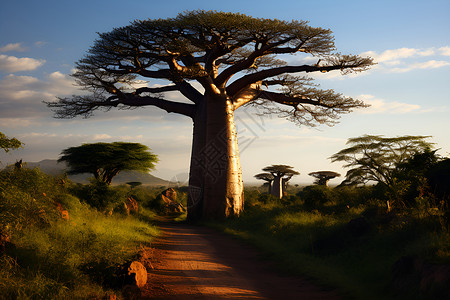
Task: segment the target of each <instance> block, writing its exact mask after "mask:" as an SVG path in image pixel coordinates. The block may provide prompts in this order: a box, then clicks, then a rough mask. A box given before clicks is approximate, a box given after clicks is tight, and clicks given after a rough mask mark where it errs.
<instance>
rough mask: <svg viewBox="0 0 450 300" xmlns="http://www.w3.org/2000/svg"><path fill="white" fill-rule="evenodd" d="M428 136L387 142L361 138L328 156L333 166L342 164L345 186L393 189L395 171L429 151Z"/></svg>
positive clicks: (385, 139)
mask: <svg viewBox="0 0 450 300" xmlns="http://www.w3.org/2000/svg"><path fill="white" fill-rule="evenodd" d="M427 138H429V136H400V137H392V138H386V137H383V136H381V135H364V136H361V137H356V138H350V139H348V141H347V144H348V145H350V147H348V148H345V149H343V150H341V151H339V152H338V153H336V154H333V155H332V156H331V161H332V162H339V161H342V162H345V163H346V164H345V165H344V167H346V168H351V169H350V170H349V171H347V174H346V178H345V181H344V182H343V183H342V184H344V185H346V184H365V183H368V182H371V181H372V182H375V183H380V184H383V185H386V186H388V187H389V186H392V184H393V183H394V177H395V175H394V173H395V170H396V167H397V166H398V165H400V164H402V163H404V162H406V161H407V160H408V159H410V158H411V157H412V156H413V155H414V154H416V153H418V152H421V151H424V150H426V149H430V148H431V146H432V144H431V143H429V142H427V141H426V139H427Z"/></svg>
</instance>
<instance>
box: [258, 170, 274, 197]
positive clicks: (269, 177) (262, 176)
mask: <svg viewBox="0 0 450 300" xmlns="http://www.w3.org/2000/svg"><path fill="white" fill-rule="evenodd" d="M254 177H255V178H256V179H259V180H264V181H266V184H267V185H268V187H269V190H268V193H269V194H272V181H273V180H274V177H273V175H272V174H270V173H259V174H256V175H255V176H254Z"/></svg>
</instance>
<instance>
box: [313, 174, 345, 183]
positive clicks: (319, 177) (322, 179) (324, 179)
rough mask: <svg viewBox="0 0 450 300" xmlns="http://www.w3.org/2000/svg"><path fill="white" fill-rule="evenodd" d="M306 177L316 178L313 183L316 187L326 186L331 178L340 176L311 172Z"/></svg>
mask: <svg viewBox="0 0 450 300" xmlns="http://www.w3.org/2000/svg"><path fill="white" fill-rule="evenodd" d="M308 175H309V176H312V177H314V178H316V180H315V182H314V183H315V184H318V185H328V181H330V180H331V179H333V178H336V177H339V176H341V174H339V173H336V172H333V171H316V172H311V173H309V174H308Z"/></svg>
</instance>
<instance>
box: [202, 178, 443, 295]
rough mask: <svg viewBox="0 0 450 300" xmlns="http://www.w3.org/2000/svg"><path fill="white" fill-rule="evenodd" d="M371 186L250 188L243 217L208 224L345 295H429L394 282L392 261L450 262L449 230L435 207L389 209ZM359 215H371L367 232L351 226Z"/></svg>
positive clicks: (283, 267)
mask: <svg viewBox="0 0 450 300" xmlns="http://www.w3.org/2000/svg"><path fill="white" fill-rule="evenodd" d="M371 189H372V188H371V187H368V188H360V189H351V188H345V189H336V190H333V189H330V188H327V187H313V188H309V189H306V190H305V192H306V193H310V194H305V193H299V194H298V195H297V196H292V195H291V196H288V197H285V198H283V199H281V200H278V199H270V197H269V199H268V198H267V196H262V195H259V194H258V193H257V192H255V191H247V192H246V195H245V197H246V200H248V201H247V203H246V208H245V211H244V213H243V214H242V215H241V216H240V217H239V218H234V219H229V220H223V221H221V222H214V223H212V222H211V223H209V224H208V225H210V226H213V227H216V228H219V229H220V230H222V231H224V232H226V233H229V234H232V235H234V236H237V237H239V238H241V239H244V240H246V241H248V242H250V243H252V244H253V245H255V246H257V247H258V248H260V249H262V250H263V253H264V254H265V256H266V257H267V258H269V259H272V260H275V261H277V262H278V266H279V267H280V268H282V269H283V270H284V271H285V272H286V271H287V272H290V273H292V274H301V275H303V276H307V277H310V278H314V280H316V281H318V282H319V283H321V284H324V285H329V286H332V287H337V288H338V290H339V291H340V292H341V293H342V294H343V295H344V296H345V297H348V298H356V299H427V297H428V295H423V294H420V293H418V292H417V289H414V288H417V287H414V288H413V289H411V293H409V294H405V293H403V294H402V293H398V292H396V291H395V290H394V289H392V287H391V279H392V278H391V277H392V276H391V271H392V266H393V264H394V263H395V262H396V261H397V260H398V259H399V258H401V257H403V256H415V257H422V258H424V259H427V260H429V261H440V262H441V263H442V262H449V261H450V255H449V249H450V239H449V236H448V233H447V232H445V231H443V230H442V227H441V226H440V225H439V217H438V216H436V215H432V214H430V213H428V214H419V213H418V212H417V211H414V210H410V211H407V212H405V211H403V212H397V213H391V214H387V213H386V208H385V204H384V202H382V201H378V200H376V199H371V198H370V195H372V191H371ZM311 194H312V195H311ZM314 197H315V198H314ZM357 218H361V219H363V220H365V222H367V228H366V229H365V230H363V231H362V232H354V231H353V230H352V229H353V228H352V227H351V226H350V225H349V223H350V221H351V220H354V219H357Z"/></svg>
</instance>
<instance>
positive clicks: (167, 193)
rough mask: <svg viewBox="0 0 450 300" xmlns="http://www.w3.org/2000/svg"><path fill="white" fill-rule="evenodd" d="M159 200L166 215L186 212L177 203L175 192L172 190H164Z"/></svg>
mask: <svg viewBox="0 0 450 300" xmlns="http://www.w3.org/2000/svg"><path fill="white" fill-rule="evenodd" d="M161 198H162V200H163V201H164V205H165V207H166V211H167V212H168V213H181V212H184V211H185V210H186V209H185V208H184V207H183V205H182V204H181V203H179V202H177V192H176V191H175V190H174V189H173V188H168V189H166V190H164V191H163V192H162V193H161Z"/></svg>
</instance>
